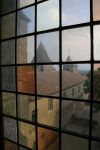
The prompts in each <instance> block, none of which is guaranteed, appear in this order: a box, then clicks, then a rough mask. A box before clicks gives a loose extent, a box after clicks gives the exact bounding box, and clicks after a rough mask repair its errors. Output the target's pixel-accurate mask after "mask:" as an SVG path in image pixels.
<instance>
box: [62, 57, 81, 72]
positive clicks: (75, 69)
mask: <svg viewBox="0 0 100 150" xmlns="http://www.w3.org/2000/svg"><path fill="white" fill-rule="evenodd" d="M67 62H68V63H67ZM69 62H72V59H71V57H70V56H68V57H67V59H66V64H64V65H63V70H64V71H71V72H74V73H78V65H76V64H70V63H69Z"/></svg>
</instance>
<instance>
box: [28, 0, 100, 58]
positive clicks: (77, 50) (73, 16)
mask: <svg viewBox="0 0 100 150" xmlns="http://www.w3.org/2000/svg"><path fill="white" fill-rule="evenodd" d="M89 2H90V0H62V25H64V26H67V25H71V24H77V23H83V22H89V21H90V13H89V11H90V10H89V8H90V6H89ZM99 3H100V1H99V0H95V5H94V6H95V18H100V17H98V16H99V15H100V13H99V15H98V14H96V13H98V11H97V10H96V7H97V9H99V8H100V4H99ZM99 10H100V9H99ZM25 14H26V15H27V16H28V17H29V18H30V19H31V18H34V10H32V9H31V11H28V9H27V10H26V12H25ZM32 14H33V15H32ZM33 24H34V22H33V19H32V22H30V23H29V25H28V30H30V28H34V25H33ZM56 27H59V0H49V1H47V2H43V3H41V4H38V7H37V30H46V29H51V28H56ZM99 33H100V26H95V27H94V54H95V55H94V56H95V59H100V52H99V51H100V50H99V49H100V42H99V41H100V34H99ZM58 35H59V34H58V33H57V32H56V33H54V32H53V33H51V35H49V34H41V35H38V39H37V41H38V43H37V44H39V42H40V41H42V43H43V44H44V46H45V48H46V49H47V53H48V55H49V57H50V58H51V60H52V61H56V60H58V52H59V49H58V48H59V46H58V40H59V39H58ZM62 40H63V42H62V60H63V61H65V60H66V58H67V56H68V54H70V56H71V58H72V60H74V61H77V60H78V61H80V60H89V59H90V55H91V53H90V28H89V27H83V28H76V29H71V30H64V31H63V32H62ZM31 42H32V41H30V42H28V49H31V48H30V46H31V44H30V43H31ZM29 52H30V54H28V59H30V60H31V56H33V55H34V54H33V51H31V50H29Z"/></svg>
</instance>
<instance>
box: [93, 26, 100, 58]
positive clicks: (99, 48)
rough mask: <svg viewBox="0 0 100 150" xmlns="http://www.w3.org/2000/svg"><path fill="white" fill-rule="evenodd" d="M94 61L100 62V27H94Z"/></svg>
mask: <svg viewBox="0 0 100 150" xmlns="http://www.w3.org/2000/svg"><path fill="white" fill-rule="evenodd" d="M93 31H94V59H95V60H100V34H99V33H100V25H95V26H94V30H93Z"/></svg>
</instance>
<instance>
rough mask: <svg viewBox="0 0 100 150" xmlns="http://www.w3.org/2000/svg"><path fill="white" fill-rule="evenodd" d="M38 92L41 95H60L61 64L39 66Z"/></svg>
mask: <svg viewBox="0 0 100 150" xmlns="http://www.w3.org/2000/svg"><path fill="white" fill-rule="evenodd" d="M37 93H38V94H40V95H49V96H59V66H58V65H38V66H37Z"/></svg>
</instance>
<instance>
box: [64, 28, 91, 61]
mask: <svg viewBox="0 0 100 150" xmlns="http://www.w3.org/2000/svg"><path fill="white" fill-rule="evenodd" d="M68 56H70V57H71V60H70V61H86V60H90V27H82V28H75V29H68V30H63V31H62V61H66V60H67V57H68Z"/></svg>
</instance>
